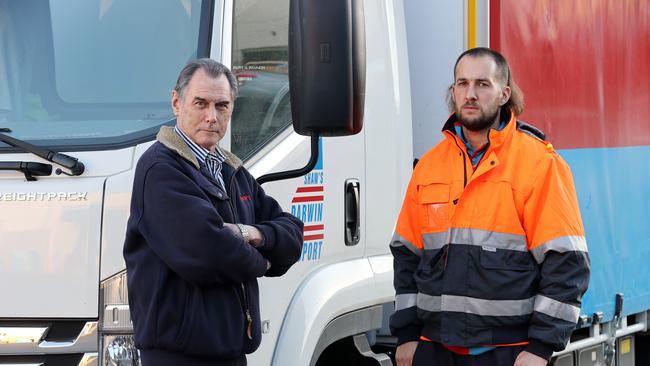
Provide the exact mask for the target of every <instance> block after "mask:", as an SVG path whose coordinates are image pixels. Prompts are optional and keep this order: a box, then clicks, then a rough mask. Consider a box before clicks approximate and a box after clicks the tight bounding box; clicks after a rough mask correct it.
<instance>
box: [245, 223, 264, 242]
mask: <svg viewBox="0 0 650 366" xmlns="http://www.w3.org/2000/svg"><path fill="white" fill-rule="evenodd" d="M244 226H245V227H246V229H248V234H249V235H250V237H251V240H250V241H249V242H248V243H249V244H251V245H252V246H254V247H258V246H259V245H260V244H262V241H264V236H263V235H262V232H261V231H259V230H258V229H257V228H256V227H255V226H250V225H244Z"/></svg>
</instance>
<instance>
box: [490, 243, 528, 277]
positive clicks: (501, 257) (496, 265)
mask: <svg viewBox="0 0 650 366" xmlns="http://www.w3.org/2000/svg"><path fill="white" fill-rule="evenodd" d="M480 261H481V267H483V268H485V269H503V270H512V271H533V270H535V269H536V268H537V265H536V264H535V262H534V260H533V257H532V255H531V254H530V253H529V252H527V251H526V252H523V251H522V252H520V251H516V250H506V249H497V248H494V247H490V246H487V245H485V246H483V247H481V252H480Z"/></svg>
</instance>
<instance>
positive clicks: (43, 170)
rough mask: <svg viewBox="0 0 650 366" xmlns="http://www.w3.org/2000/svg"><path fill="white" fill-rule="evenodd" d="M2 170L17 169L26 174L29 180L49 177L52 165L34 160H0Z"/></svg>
mask: <svg viewBox="0 0 650 366" xmlns="http://www.w3.org/2000/svg"><path fill="white" fill-rule="evenodd" d="M0 170H16V171H19V172H22V173H23V174H25V179H27V181H29V182H33V181H35V180H36V178H34V176H37V177H47V176H49V175H50V174H52V165H51V164H43V163H37V162H33V161H0Z"/></svg>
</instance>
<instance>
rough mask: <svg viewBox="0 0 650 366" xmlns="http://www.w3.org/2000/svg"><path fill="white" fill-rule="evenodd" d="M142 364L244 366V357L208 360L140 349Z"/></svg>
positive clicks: (150, 365)
mask: <svg viewBox="0 0 650 366" xmlns="http://www.w3.org/2000/svg"><path fill="white" fill-rule="evenodd" d="M140 358H141V361H142V366H246V357H244V356H241V357H240V358H237V359H234V360H221V361H219V360H210V359H205V358H200V357H194V356H190V355H186V354H183V353H178V352H169V351H165V350H156V349H148V350H140Z"/></svg>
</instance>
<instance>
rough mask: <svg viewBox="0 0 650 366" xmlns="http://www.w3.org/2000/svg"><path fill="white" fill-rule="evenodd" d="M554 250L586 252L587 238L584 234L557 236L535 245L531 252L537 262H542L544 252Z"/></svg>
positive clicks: (544, 255) (560, 251) (544, 256)
mask: <svg viewBox="0 0 650 366" xmlns="http://www.w3.org/2000/svg"><path fill="white" fill-rule="evenodd" d="M549 251H555V252H559V253H564V252H587V240H585V237H584V236H577V235H576V236H561V237H559V238H555V239H551V240H549V241H547V242H546V243H543V244H540V245H538V246H537V247H535V248H534V249H533V250H531V252H532V253H533V257H535V260H536V261H537V263H542V262H544V258H546V253H547V252H549Z"/></svg>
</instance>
